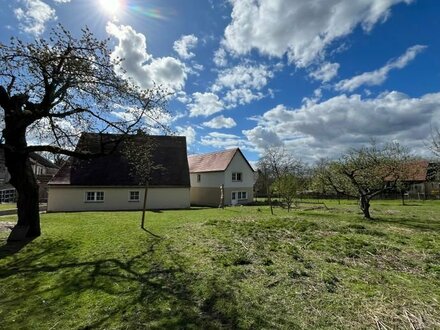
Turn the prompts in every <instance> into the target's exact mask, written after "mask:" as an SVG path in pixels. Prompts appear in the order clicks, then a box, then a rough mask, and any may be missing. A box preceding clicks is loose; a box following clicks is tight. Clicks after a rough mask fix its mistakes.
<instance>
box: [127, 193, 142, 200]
mask: <svg viewBox="0 0 440 330" xmlns="http://www.w3.org/2000/svg"><path fill="white" fill-rule="evenodd" d="M132 193H137V199H133V198H132V197H133V196H132ZM140 200H141V193H140V191H139V190H130V191H129V192H128V201H129V202H139V201H140Z"/></svg>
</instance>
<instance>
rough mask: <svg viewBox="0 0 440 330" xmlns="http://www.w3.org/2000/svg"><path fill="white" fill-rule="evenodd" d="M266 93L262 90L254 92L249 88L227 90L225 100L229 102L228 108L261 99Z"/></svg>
mask: <svg viewBox="0 0 440 330" xmlns="http://www.w3.org/2000/svg"><path fill="white" fill-rule="evenodd" d="M263 97H264V94H263V93H261V92H255V93H254V92H253V91H252V90H251V89H248V88H237V89H231V90H228V91H227V92H226V95H225V97H224V100H225V101H226V102H227V103H228V106H227V108H235V107H236V106H237V104H240V105H245V104H249V103H251V102H253V101H257V100H261V99H262V98H263Z"/></svg>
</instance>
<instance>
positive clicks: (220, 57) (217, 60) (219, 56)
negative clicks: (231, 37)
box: [213, 48, 228, 67]
mask: <svg viewBox="0 0 440 330" xmlns="http://www.w3.org/2000/svg"><path fill="white" fill-rule="evenodd" d="M226 56H227V54H226V51H225V50H224V48H219V49H217V50H216V51H215V52H214V58H213V61H214V64H215V65H217V66H219V67H225V66H226V65H228V60H227V58H226Z"/></svg>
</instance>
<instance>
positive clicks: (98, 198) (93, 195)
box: [86, 191, 104, 202]
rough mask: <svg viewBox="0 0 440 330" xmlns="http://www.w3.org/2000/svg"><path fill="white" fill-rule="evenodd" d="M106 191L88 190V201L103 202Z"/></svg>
mask: <svg viewBox="0 0 440 330" xmlns="http://www.w3.org/2000/svg"><path fill="white" fill-rule="evenodd" d="M103 201H104V192H103V191H87V192H86V202H103Z"/></svg>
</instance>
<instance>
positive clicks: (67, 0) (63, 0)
mask: <svg viewBox="0 0 440 330" xmlns="http://www.w3.org/2000/svg"><path fill="white" fill-rule="evenodd" d="M53 1H54V2H55V3H68V2H70V1H71V0H53Z"/></svg>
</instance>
